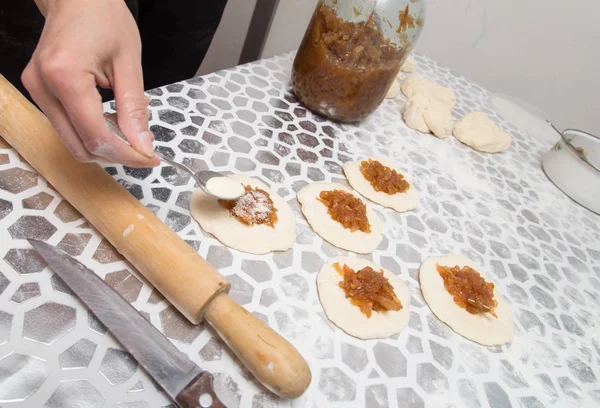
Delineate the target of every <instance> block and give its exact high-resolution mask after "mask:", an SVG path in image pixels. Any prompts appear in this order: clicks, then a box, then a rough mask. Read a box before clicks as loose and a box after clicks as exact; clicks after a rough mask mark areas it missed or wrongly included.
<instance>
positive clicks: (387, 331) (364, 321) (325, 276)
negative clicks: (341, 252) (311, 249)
mask: <svg viewBox="0 0 600 408" xmlns="http://www.w3.org/2000/svg"><path fill="white" fill-rule="evenodd" d="M336 262H338V263H339V264H340V266H342V267H343V266H344V265H348V266H349V267H350V268H352V269H354V271H359V270H360V269H363V268H365V267H367V266H370V267H371V268H373V269H374V270H376V271H380V270H382V269H383V268H382V267H381V266H379V265H377V264H375V263H373V262H370V261H367V260H366V259H361V258H351V257H347V256H344V257H338V258H334V259H331V260H330V261H329V262H327V263H326V264H325V265H323V267H322V268H321V270H320V271H319V274H318V276H317V289H318V291H319V300H320V301H321V305H322V306H323V310H325V314H326V315H327V317H328V318H329V320H331V321H332V322H333V323H335V325H336V326H338V327H339V328H340V329H342V330H344V331H345V332H346V333H348V334H349V335H351V336H354V337H358V338H359V339H382V338H386V337H390V336H391V335H393V334H396V333H398V332H400V331H402V329H404V328H405V327H406V326H407V325H408V321H409V318H410V292H409V290H408V288H407V287H406V285H405V284H404V282H402V280H400V279H399V278H398V277H396V275H394V274H393V273H392V272H390V271H388V270H386V269H383V275H384V276H385V277H386V278H388V282H389V283H390V284H391V285H392V286H393V287H394V292H395V293H396V296H397V297H398V299H400V302H402V309H400V310H398V311H394V310H388V311H383V312H375V311H374V312H373V314H372V315H371V317H370V318H367V316H365V315H364V314H363V313H362V312H361V311H360V308H359V307H358V306H355V305H353V304H352V303H350V299H346V293H345V292H344V289H342V288H340V285H339V282H340V281H342V280H343V277H342V275H340V274H339V273H338V271H336V270H335V268H334V267H333V264H335V263H336Z"/></svg>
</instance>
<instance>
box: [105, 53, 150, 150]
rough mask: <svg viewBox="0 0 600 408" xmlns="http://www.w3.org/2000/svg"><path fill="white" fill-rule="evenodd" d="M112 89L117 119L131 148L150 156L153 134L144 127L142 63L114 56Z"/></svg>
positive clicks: (144, 101)
mask: <svg viewBox="0 0 600 408" xmlns="http://www.w3.org/2000/svg"><path fill="white" fill-rule="evenodd" d="M113 77H114V83H113V91H114V93H115V102H116V103H117V120H118V123H119V127H120V128H121V131H122V132H123V134H124V135H125V137H126V138H127V140H128V141H129V143H131V145H132V146H133V148H134V149H136V150H137V151H138V152H140V153H142V154H145V155H147V156H149V157H152V156H154V146H153V145H152V143H153V142H154V135H153V134H152V132H150V131H149V130H148V117H149V112H148V98H147V97H146V96H145V95H144V81H143V74H142V66H141V64H140V60H139V59H135V62H134V61H132V58H131V56H127V55H124V56H122V57H120V56H118V57H117V58H116V59H115V62H114V66H113Z"/></svg>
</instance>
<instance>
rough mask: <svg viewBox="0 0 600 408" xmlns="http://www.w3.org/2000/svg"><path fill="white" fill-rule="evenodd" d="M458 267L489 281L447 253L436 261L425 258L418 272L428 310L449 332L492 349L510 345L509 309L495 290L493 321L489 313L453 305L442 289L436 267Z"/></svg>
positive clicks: (510, 318)
mask: <svg viewBox="0 0 600 408" xmlns="http://www.w3.org/2000/svg"><path fill="white" fill-rule="evenodd" d="M438 264H440V265H443V266H450V267H452V266H456V265H458V266H460V267H461V268H462V267H463V266H465V265H467V266H469V267H471V268H473V269H475V270H476V271H477V272H479V274H480V275H481V276H482V277H483V278H484V279H485V280H486V281H488V282H489V279H487V277H486V276H485V275H484V274H483V273H482V272H481V269H480V268H478V267H477V266H476V265H475V264H474V263H473V262H472V261H470V260H469V259H468V258H466V257H464V256H461V255H456V254H447V255H444V256H442V257H439V258H428V259H426V260H425V261H424V262H423V263H422V264H421V268H420V269H419V281H420V283H421V291H422V292H423V297H424V298H425V301H426V302H427V304H428V305H429V308H430V309H431V311H432V312H433V313H434V314H435V315H436V316H437V317H438V319H440V320H441V321H443V322H444V323H446V324H447V325H448V326H450V328H451V329H452V330H454V331H455V332H456V333H458V334H460V335H461V336H463V337H465V338H467V339H469V340H473V341H475V342H477V343H479V344H483V345H484V346H495V345H499V344H504V343H509V342H511V341H512V340H513V338H514V335H515V328H514V323H513V318H512V313H511V310H510V306H509V305H508V303H506V301H505V300H504V298H502V297H501V296H500V294H499V293H498V289H497V288H494V298H495V299H496V301H497V302H498V306H497V307H496V314H497V315H498V318H495V317H494V316H492V315H491V314H489V313H480V314H471V313H469V312H467V310H466V309H463V308H461V307H459V306H458V305H457V304H456V303H454V299H453V297H452V295H451V294H450V293H448V291H447V290H446V288H445V287H444V279H442V277H441V276H440V274H439V272H438V270H437V265H438Z"/></svg>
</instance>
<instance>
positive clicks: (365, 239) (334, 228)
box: [298, 183, 383, 254]
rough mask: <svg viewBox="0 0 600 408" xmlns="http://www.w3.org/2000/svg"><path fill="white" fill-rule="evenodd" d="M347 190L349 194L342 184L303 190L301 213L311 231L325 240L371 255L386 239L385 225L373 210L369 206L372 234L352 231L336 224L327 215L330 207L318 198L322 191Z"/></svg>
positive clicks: (307, 187) (315, 184)
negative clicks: (384, 233)
mask: <svg viewBox="0 0 600 408" xmlns="http://www.w3.org/2000/svg"><path fill="white" fill-rule="evenodd" d="M330 190H344V191H348V192H349V193H352V194H354V195H355V196H356V197H357V198H360V197H358V196H357V195H356V194H355V193H353V192H352V191H350V190H349V189H348V188H347V187H346V186H344V185H343V184H339V183H313V184H309V185H307V186H305V187H303V188H302V189H301V190H300V191H299V192H298V201H299V202H300V204H302V213H303V214H304V216H305V217H306V220H307V221H308V223H309V224H310V226H311V227H312V229H313V230H314V231H315V232H316V233H317V234H318V235H319V236H320V237H321V238H323V239H324V240H326V241H329V242H330V243H331V244H333V245H335V246H336V247H338V248H342V249H346V250H348V251H352V252H356V253H359V254H369V253H371V252H373V251H374V250H375V249H377V247H378V246H379V243H380V242H381V240H382V239H383V235H382V233H383V223H382V222H381V219H380V218H379V216H377V214H376V213H375V211H373V208H371V206H370V205H369V204H368V203H365V204H366V206H367V218H368V219H369V224H371V232H369V233H365V232H362V231H360V230H359V231H354V232H352V231H350V230H349V229H347V228H344V227H343V226H342V224H340V223H339V222H337V221H334V220H333V219H332V218H331V216H330V215H329V214H328V213H327V206H326V205H325V204H323V203H322V202H321V201H319V200H318V199H317V197H319V194H321V192H322V191H330Z"/></svg>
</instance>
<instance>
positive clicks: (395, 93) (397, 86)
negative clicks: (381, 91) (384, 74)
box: [385, 79, 400, 99]
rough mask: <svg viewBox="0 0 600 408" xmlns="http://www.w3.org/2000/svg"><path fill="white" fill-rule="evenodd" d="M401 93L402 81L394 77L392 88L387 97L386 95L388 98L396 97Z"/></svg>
mask: <svg viewBox="0 0 600 408" xmlns="http://www.w3.org/2000/svg"><path fill="white" fill-rule="evenodd" d="M399 94H400V83H399V82H398V81H396V80H395V79H394V82H392V85H391V86H390V89H388V91H387V93H386V94H385V97H386V99H394V98H396V96H398V95H399Z"/></svg>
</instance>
